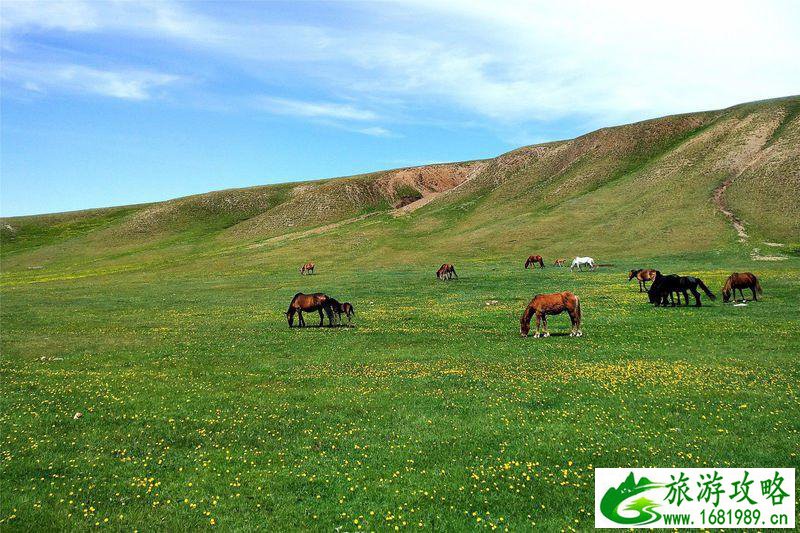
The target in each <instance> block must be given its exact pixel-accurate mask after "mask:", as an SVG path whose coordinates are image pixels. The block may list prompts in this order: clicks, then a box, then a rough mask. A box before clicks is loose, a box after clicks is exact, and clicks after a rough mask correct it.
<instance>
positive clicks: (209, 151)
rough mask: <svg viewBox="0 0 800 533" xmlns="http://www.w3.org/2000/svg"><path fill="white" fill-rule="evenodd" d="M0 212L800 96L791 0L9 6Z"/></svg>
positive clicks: (499, 143) (461, 152)
mask: <svg viewBox="0 0 800 533" xmlns="http://www.w3.org/2000/svg"><path fill="white" fill-rule="evenodd" d="M0 24H1V25H2V26H1V27H2V38H1V41H2V42H1V43H0V44H1V45H2V69H1V70H0V74H2V78H1V79H2V96H1V98H2V102H1V103H2V110H1V113H2V115H1V117H0V118H1V119H2V120H1V122H0V141H1V142H2V144H1V145H0V156H1V157H0V172H1V175H0V179H1V180H2V181H0V193H1V195H2V196H0V212H1V213H2V215H4V216H11V215H21V214H32V213H43V212H55V211H66V210H73V209H82V208H88V207H101V206H110V205H121V204H131V203H138V202H147V201H153V200H161V199H168V198H173V197H176V196H181V195H187V194H193V193H200V192H206V191H209V190H215V189H223V188H229V187H241V186H249V185H259V184H266V183H278V182H283V181H290V180H299V179H313V178H324V177H331V176H342V175H349V174H355V173H360V172H366V171H371V170H380V169H385V168H394V167H401V166H410V165H416V164H424V163H431V162H443V161H457V160H466V159H475V158H482V157H489V156H494V155H497V154H499V153H502V152H505V151H508V150H510V149H513V148H516V147H518V146H521V145H524V144H532V143H536V142H544V141H549V140H556V139H562V138H569V137H573V136H576V135H579V134H581V133H585V132H587V131H591V130H593V129H596V128H598V127H602V126H607V125H614V124H621V123H626V122H631V121H635V120H640V119H645V118H651V117H655V116H660V115H665V114H671V113H679V112H688V111H697V110H702V109H714V108H721V107H726V106H729V105H733V104H736V103H740V102H744V101H749V100H757V99H762V98H771V97H777V96H787V95H790V94H797V93H800V67H799V66H798V65H800V63H798V60H797V58H798V57H800V32H798V31H797V28H798V27H800V3H797V2H788V1H787V2H730V1H728V2H719V3H715V2H696V1H695V2H685V3H684V2H670V3H668V4H663V3H646V2H641V1H638V2H613V3H601V2H566V3H565V2H516V1H507V2H470V1H449V0H447V1H445V0H443V1H438V2H430V1H403V2H347V3H342V2H285V3H284V2H255V3H246V2H227V3H213V2H189V3H182V2H114V1H107V2H101V1H88V2H82V1H80V0H75V1H71V2H31V1H25V2H16V1H8V0H4V1H3V3H2V11H0Z"/></svg>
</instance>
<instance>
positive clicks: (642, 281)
mask: <svg viewBox="0 0 800 533" xmlns="http://www.w3.org/2000/svg"><path fill="white" fill-rule="evenodd" d="M657 273H658V270H653V269H652V268H639V269H637V270H631V271H630V273H628V283H630V282H631V280H632V279H633V278H636V279H637V280H638V281H639V292H645V291H647V283H646V282H648V281H650V282H653V281H655V280H656V274H657Z"/></svg>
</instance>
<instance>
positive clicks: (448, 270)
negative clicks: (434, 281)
mask: <svg viewBox="0 0 800 533" xmlns="http://www.w3.org/2000/svg"><path fill="white" fill-rule="evenodd" d="M453 276H455V277H456V278H458V274H456V267H454V266H453V265H451V264H450V263H445V264H443V265H442V266H440V267H439V270H437V271H436V277H437V278H439V279H453Z"/></svg>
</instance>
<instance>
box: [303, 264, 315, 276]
mask: <svg viewBox="0 0 800 533" xmlns="http://www.w3.org/2000/svg"><path fill="white" fill-rule="evenodd" d="M315 266H316V265H315V264H314V263H306V264H305V265H303V266H301V267H300V274H301V275H305V274H313V273H314V267H315Z"/></svg>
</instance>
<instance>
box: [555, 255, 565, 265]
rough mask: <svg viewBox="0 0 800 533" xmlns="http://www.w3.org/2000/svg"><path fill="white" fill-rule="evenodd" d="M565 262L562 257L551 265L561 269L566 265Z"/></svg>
mask: <svg viewBox="0 0 800 533" xmlns="http://www.w3.org/2000/svg"><path fill="white" fill-rule="evenodd" d="M566 262H567V260H566V259H564V258H563V257H559V258H558V259H556V262H555V263H553V266H557V267H563V266H564V263H566Z"/></svg>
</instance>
